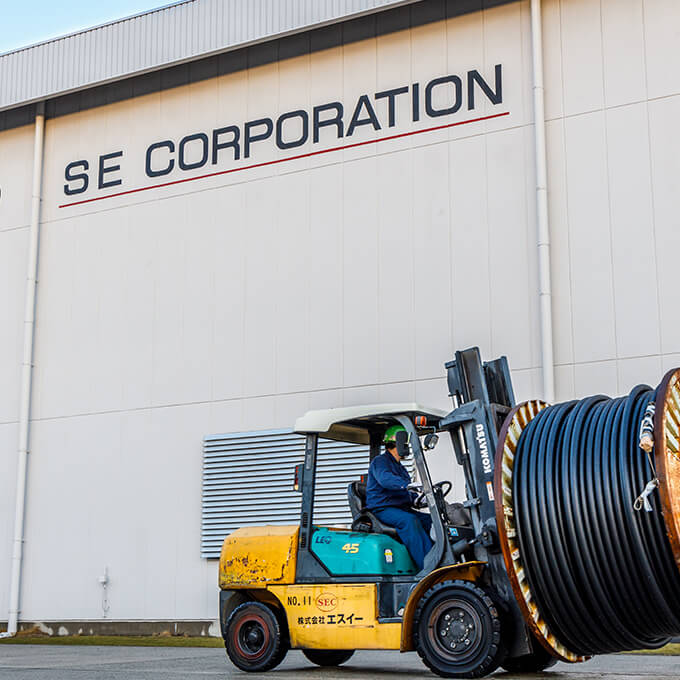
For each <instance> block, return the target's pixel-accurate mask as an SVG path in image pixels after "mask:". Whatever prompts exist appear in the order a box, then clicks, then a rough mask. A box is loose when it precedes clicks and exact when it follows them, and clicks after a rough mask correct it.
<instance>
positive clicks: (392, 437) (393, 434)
mask: <svg viewBox="0 0 680 680" xmlns="http://www.w3.org/2000/svg"><path fill="white" fill-rule="evenodd" d="M397 432H406V429H405V428H404V426H403V425H390V427H388V428H387V429H386V430H385V436H384V437H383V444H387V443H388V442H394V441H396V440H397Z"/></svg>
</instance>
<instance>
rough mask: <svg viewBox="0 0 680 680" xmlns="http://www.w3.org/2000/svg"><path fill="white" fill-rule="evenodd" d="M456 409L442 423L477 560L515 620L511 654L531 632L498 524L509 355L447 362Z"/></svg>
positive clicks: (511, 401)
mask: <svg viewBox="0 0 680 680" xmlns="http://www.w3.org/2000/svg"><path fill="white" fill-rule="evenodd" d="M446 370H447V381H448V387H449V396H450V397H451V399H452V401H453V410H452V411H451V413H449V414H448V415H447V416H446V417H445V418H443V419H442V420H441V422H440V424H439V429H440V430H442V431H448V432H449V433H450V435H451V440H452V443H453V448H454V451H455V455H456V460H457V462H458V464H459V465H460V466H461V467H462V468H463V473H464V475H465V487H466V496H467V500H466V501H465V503H464V505H465V506H466V507H468V508H469V509H470V514H471V516H472V523H473V527H474V531H475V545H474V552H475V558H476V559H477V560H480V561H483V562H487V564H488V571H487V578H488V580H489V584H490V586H492V588H493V590H494V591H495V592H496V594H497V596H498V598H499V599H500V600H501V601H502V602H503V604H504V606H505V609H506V611H507V612H508V614H509V615H510V616H511V617H512V619H513V620H514V623H515V625H514V626H513V627H514V629H515V631H516V633H515V639H514V641H512V642H511V650H510V651H511V654H512V655H513V656H515V655H520V654H522V653H526V651H527V650H530V649H531V648H530V646H529V639H528V631H527V629H526V626H525V624H524V620H523V618H522V615H521V612H520V610H519V607H518V606H517V601H516V599H515V596H514V593H513V591H512V586H511V584H510V580H509V578H508V575H507V572H506V569H505V562H504V560H503V555H502V553H501V548H500V544H499V541H498V531H497V528H496V506H495V494H494V485H493V482H494V456H495V452H496V445H497V443H498V433H499V431H500V428H501V426H502V424H503V421H504V420H505V418H506V416H507V414H508V413H509V412H510V411H511V409H512V408H513V407H514V406H515V395H514V392H513V389H512V381H511V379H510V370H509V368H508V361H507V359H506V357H504V356H503V357H500V358H499V359H495V360H494V361H482V358H481V355H480V352H479V348H477V347H473V348H471V349H467V350H464V351H462V352H456V355H455V359H454V360H453V361H450V362H448V363H447V364H446Z"/></svg>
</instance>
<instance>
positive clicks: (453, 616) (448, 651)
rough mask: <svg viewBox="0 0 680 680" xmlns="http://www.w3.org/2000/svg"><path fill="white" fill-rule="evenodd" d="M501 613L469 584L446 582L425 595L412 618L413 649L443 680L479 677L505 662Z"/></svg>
mask: <svg viewBox="0 0 680 680" xmlns="http://www.w3.org/2000/svg"><path fill="white" fill-rule="evenodd" d="M501 633H502V631H501V612H500V611H499V610H498V607H497V606H496V604H495V602H494V601H493V600H492V599H491V597H490V596H489V595H488V594H487V593H485V592H484V591H483V590H482V589H481V588H478V587H477V586H476V585H474V583H471V582H469V581H444V582H443V583H438V584H437V585H435V586H434V587H432V588H430V590H428V591H427V592H426V593H425V595H423V597H422V599H421V600H420V603H419V604H418V607H417V609H416V614H415V622H414V627H413V637H414V643H415V648H416V651H417V652H418V654H419V655H420V657H421V659H422V660H423V662H424V663H425V665H426V666H427V667H428V668H429V669H430V670H432V671H433V672H434V673H436V674H437V675H440V676H442V677H444V678H454V677H455V678H481V677H483V676H485V675H489V674H490V673H493V672H494V671H495V670H496V669H497V668H498V667H499V666H500V665H501V664H502V663H503V661H504V660H505V655H506V648H505V644H504V642H503V640H502V637H501Z"/></svg>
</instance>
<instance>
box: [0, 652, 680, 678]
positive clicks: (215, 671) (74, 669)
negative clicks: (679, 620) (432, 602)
mask: <svg viewBox="0 0 680 680" xmlns="http://www.w3.org/2000/svg"><path fill="white" fill-rule="evenodd" d="M265 676H266V677H267V678H269V680H316V679H317V678H323V679H324V680H337V679H343V680H353V679H359V678H372V679H373V678H385V680H387V679H388V678H395V677H404V678H406V677H408V678H413V679H420V678H423V679H424V678H427V679H428V680H432V678H434V677H436V676H434V675H432V674H430V673H429V671H427V669H426V668H425V667H424V666H423V665H422V663H421V661H420V659H419V657H418V656H417V655H416V654H414V653H409V654H399V653H398V652H365V651H362V652H357V653H356V654H355V655H354V656H353V657H352V659H351V660H350V661H349V662H348V663H347V664H345V665H344V666H342V667H340V668H332V669H328V668H326V669H321V668H318V667H316V666H313V665H312V664H310V663H309V662H308V661H307V660H306V659H305V658H304V657H303V655H302V653H301V652H298V651H293V652H290V653H289V654H288V656H287V657H286V659H285V661H284V662H283V663H282V664H281V665H280V666H279V667H278V668H277V669H276V670H274V671H270V672H269V673H266V674H250V673H248V674H246V673H242V672H241V671H239V670H237V669H236V668H234V666H232V665H231V664H230V663H229V662H228V660H227V658H226V656H225V653H224V651H223V650H221V649H209V648H208V649H205V648H167V647H160V648H159V647H156V648H149V647H68V646H63V647H62V646H57V645H2V646H0V679H1V680H161V679H162V680H166V679H167V680H179V679H185V678H196V680H199V678H200V679H205V680H210V679H211V678H235V677H241V678H243V679H244V680H245V679H246V678H252V679H253V680H254V679H255V678H263V677H265ZM497 677H498V679H499V680H501V679H506V680H513V679H514V678H519V677H522V678H546V679H550V678H552V680H595V679H597V680H636V678H640V679H642V678H644V679H645V680H649V679H650V678H680V657H678V656H642V655H632V654H621V655H614V656H602V657H597V658H595V659H593V660H591V661H588V662H586V663H584V664H578V665H573V666H572V665H568V664H558V665H557V666H555V667H554V668H553V669H552V670H551V671H550V672H549V673H544V674H538V675H530V676H529V675H524V676H517V675H511V674H509V673H503V672H499V673H498V674H497Z"/></svg>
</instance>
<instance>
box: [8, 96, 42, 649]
mask: <svg viewBox="0 0 680 680" xmlns="http://www.w3.org/2000/svg"><path fill="white" fill-rule="evenodd" d="M44 140H45V104H44V103H43V102H40V103H39V104H37V106H36V114H35V141H34V146H33V184H32V188H31V226H30V230H29V243H28V265H27V274H26V307H25V311H24V351H23V360H22V364H21V397H20V404H19V451H18V464H17V491H16V514H15V519H14V544H13V549H12V577H11V582H10V594H9V616H8V621H7V633H5V634H3V637H10V636H13V635H15V634H16V632H17V624H18V622H19V600H20V593H21V565H22V559H23V548H24V516H25V507H26V481H27V472H28V452H29V445H30V434H31V401H32V399H31V397H32V388H33V348H34V339H35V309H36V294H37V286H38V254H39V246H40V201H41V193H42V166H43V149H44Z"/></svg>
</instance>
